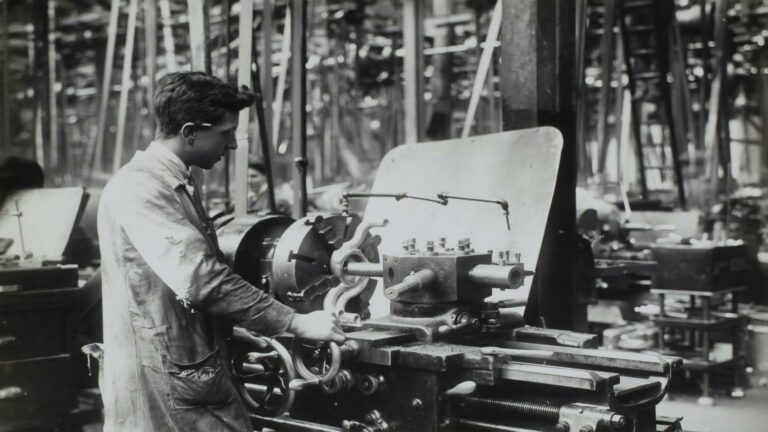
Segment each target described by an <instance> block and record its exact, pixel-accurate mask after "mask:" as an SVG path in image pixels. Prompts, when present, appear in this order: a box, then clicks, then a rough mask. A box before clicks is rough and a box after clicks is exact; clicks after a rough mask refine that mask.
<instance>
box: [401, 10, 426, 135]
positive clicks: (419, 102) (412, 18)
mask: <svg viewBox="0 0 768 432" xmlns="http://www.w3.org/2000/svg"><path fill="white" fill-rule="evenodd" d="M423 24H424V2H423V1H421V0H403V46H404V48H405V60H404V64H403V66H404V68H405V70H404V72H405V142H406V144H411V143H417V142H421V141H422V139H423V138H424V130H423V129H424V49H423V40H424V38H423V27H424V25H423Z"/></svg>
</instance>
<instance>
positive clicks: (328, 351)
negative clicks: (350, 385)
mask: <svg viewBox="0 0 768 432" xmlns="http://www.w3.org/2000/svg"><path fill="white" fill-rule="evenodd" d="M307 346H308V345H307V342H306V341H299V340H298V339H294V340H293V347H292V349H291V351H292V352H293V363H294V364H295V365H296V372H298V374H299V376H301V377H302V378H304V379H305V380H308V381H313V382H317V383H318V384H322V383H326V382H328V381H330V380H332V379H333V378H334V377H335V376H336V375H337V374H338V373H339V369H340V368H341V349H340V348H339V345H338V344H337V343H336V342H322V344H321V345H320V346H317V345H312V346H311V348H312V349H313V354H314V356H315V362H316V364H315V365H311V366H310V367H307V365H306V364H305V362H304V356H303V355H302V351H304V350H306V348H307ZM328 355H330V358H327V356H328ZM311 369H314V370H317V372H314V371H313V370H311Z"/></svg>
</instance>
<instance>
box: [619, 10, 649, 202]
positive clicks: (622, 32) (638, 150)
mask: <svg viewBox="0 0 768 432" xmlns="http://www.w3.org/2000/svg"><path fill="white" fill-rule="evenodd" d="M619 37H620V38H621V44H622V48H623V49H622V50H621V51H622V55H623V61H624V67H625V68H626V70H627V77H628V81H627V89H628V90H629V98H630V100H631V104H632V106H631V110H630V113H631V121H630V123H631V127H632V138H633V139H634V141H635V157H636V158H637V171H638V174H639V176H640V196H641V197H642V199H644V200H647V199H648V198H649V195H648V181H647V180H646V178H645V169H646V168H645V153H644V152H643V141H642V136H641V135H640V103H639V102H638V101H637V100H635V97H636V95H637V88H636V87H635V78H634V74H633V72H632V70H633V67H634V66H633V65H632V62H631V61H630V59H629V54H630V49H629V37H628V35H627V23H626V21H625V20H624V4H623V3H619Z"/></svg>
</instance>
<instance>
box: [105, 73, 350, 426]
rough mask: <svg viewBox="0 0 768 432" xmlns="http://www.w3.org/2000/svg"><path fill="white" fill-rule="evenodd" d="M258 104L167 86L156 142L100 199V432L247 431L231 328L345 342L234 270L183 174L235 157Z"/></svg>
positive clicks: (212, 89) (211, 84)
mask: <svg viewBox="0 0 768 432" xmlns="http://www.w3.org/2000/svg"><path fill="white" fill-rule="evenodd" d="M253 100H254V97H253V94H251V93H250V92H249V91H248V90H247V89H245V88H241V89H238V88H237V87H235V86H233V85H230V84H226V83H224V82H222V81H220V80H219V79H217V78H215V77H213V76H211V75H208V74H204V73H200V72H179V73H172V74H169V75H167V76H165V77H164V78H162V79H161V80H160V81H159V83H158V85H157V90H156V92H155V95H154V110H155V112H154V114H155V122H156V124H157V130H156V133H155V139H154V141H152V142H151V143H150V144H149V146H148V147H147V149H146V150H144V151H137V152H136V155H135V156H134V157H133V159H132V160H131V161H130V162H129V163H128V164H126V165H125V166H123V167H122V168H121V169H120V171H118V173H117V174H115V176H114V177H113V178H112V179H111V180H110V181H109V183H108V184H107V186H106V187H105V189H104V192H103V194H102V196H101V202H100V205H99V214H98V231H99V241H100V248H101V259H102V267H101V271H102V278H103V307H104V357H103V365H102V367H103V381H102V395H103V398H104V415H105V427H104V430H105V431H107V432H126V431H147V432H149V431H247V430H252V427H251V424H250V422H249V420H248V417H247V415H246V411H245V409H244V406H243V404H242V402H241V401H240V399H239V396H238V394H237V392H236V390H235V388H234V386H233V384H232V380H231V370H230V364H231V363H230V361H229V360H230V359H229V356H228V346H227V345H228V341H229V340H230V339H231V336H232V326H233V324H237V325H238V326H241V327H243V328H245V329H247V330H249V331H251V332H254V333H257V334H259V335H265V336H275V335H278V334H281V333H283V332H290V333H293V334H294V335H295V336H297V337H300V338H304V339H309V340H318V341H319V340H332V341H336V342H343V341H344V334H343V332H342V330H341V328H340V326H339V322H338V320H337V318H336V317H335V316H333V315H331V314H330V313H327V312H324V311H318V312H313V313H310V314H298V313H295V312H294V311H293V310H292V309H290V308H289V307H288V306H285V305H282V304H280V303H278V302H276V301H275V300H274V299H273V298H272V297H270V296H268V295H266V294H265V293H264V292H262V291H260V290H259V289H257V288H255V287H254V286H253V285H251V284H249V283H248V282H246V281H245V280H244V279H242V278H241V277H240V276H238V275H236V274H235V273H234V272H233V271H232V269H231V268H230V266H229V265H228V263H227V261H226V259H225V257H224V256H223V255H222V253H221V251H220V250H219V247H218V243H217V238H216V233H215V231H214V230H213V228H212V226H211V224H210V221H209V220H208V219H207V217H206V213H205V211H204V207H203V204H202V202H201V199H200V189H199V187H198V185H196V184H195V181H194V178H193V176H191V175H190V171H189V170H190V167H193V166H196V167H200V168H203V169H210V168H211V167H213V166H214V165H215V164H216V163H217V162H219V161H220V160H221V159H222V158H223V157H224V154H225V153H226V152H227V151H229V150H234V149H235V148H236V147H237V143H236V142H235V129H236V127H237V116H238V111H240V110H241V109H244V108H247V107H248V106H250V105H251V104H252V103H253Z"/></svg>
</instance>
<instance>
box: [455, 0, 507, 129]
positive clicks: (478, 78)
mask: <svg viewBox="0 0 768 432" xmlns="http://www.w3.org/2000/svg"><path fill="white" fill-rule="evenodd" d="M500 31H501V0H497V1H496V6H495V7H494V9H493V15H492V16H491V23H490V25H489V26H488V34H487V35H486V38H485V48H483V53H482V55H481V56H480V64H479V65H478V68H477V75H475V83H474V85H473V86H472V95H471V96H470V98H469V108H468V109H467V115H466V117H464V129H462V131H461V137H462V138H467V137H469V133H470V132H471V131H472V124H473V123H474V121H475V113H476V112H477V105H478V104H479V103H480V93H481V92H482V90H483V84H484V83H485V81H486V80H487V79H488V70H489V69H490V67H491V60H493V48H494V44H493V43H492V42H495V41H496V40H498V39H499V32H500Z"/></svg>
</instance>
